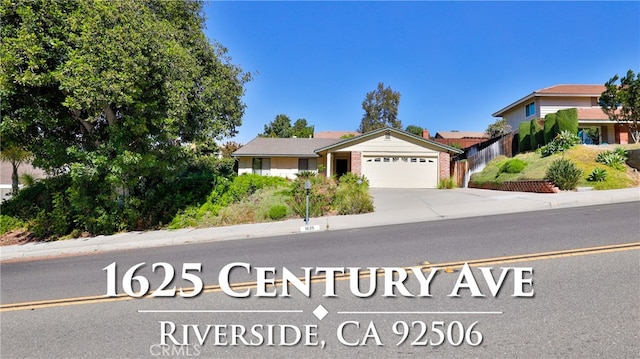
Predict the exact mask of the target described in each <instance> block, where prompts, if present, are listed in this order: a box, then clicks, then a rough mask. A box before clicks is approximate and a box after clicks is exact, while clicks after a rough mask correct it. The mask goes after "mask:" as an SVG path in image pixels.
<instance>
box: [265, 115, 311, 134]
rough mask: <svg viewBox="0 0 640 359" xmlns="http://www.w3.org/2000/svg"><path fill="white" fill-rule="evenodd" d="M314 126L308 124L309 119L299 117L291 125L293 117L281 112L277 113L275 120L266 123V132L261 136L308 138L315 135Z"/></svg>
mask: <svg viewBox="0 0 640 359" xmlns="http://www.w3.org/2000/svg"><path fill="white" fill-rule="evenodd" d="M313 130H314V127H313V126H312V125H308V124H307V120H305V119H304V118H299V119H297V120H296V122H295V123H294V124H293V125H291V119H290V118H289V116H287V115H284V114H280V115H277V116H276V117H275V118H274V119H273V121H271V122H269V123H268V124H266V125H264V132H263V133H261V134H260V135H259V136H262V137H278V138H290V137H299V138H303V137H304V138H306V137H312V136H313Z"/></svg>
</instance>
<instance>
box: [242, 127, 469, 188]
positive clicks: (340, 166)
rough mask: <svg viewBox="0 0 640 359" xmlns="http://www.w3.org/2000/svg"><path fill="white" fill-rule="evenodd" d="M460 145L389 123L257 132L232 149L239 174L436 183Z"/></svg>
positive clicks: (394, 184) (390, 184)
mask: <svg viewBox="0 0 640 359" xmlns="http://www.w3.org/2000/svg"><path fill="white" fill-rule="evenodd" d="M459 153H462V151H460V150H458V149H456V148H453V147H450V146H447V145H443V144H440V143H437V142H435V141H432V140H429V139H426V138H422V137H418V136H415V135H413V134H410V133H407V132H404V131H400V130H396V129H393V128H381V129H378V130H374V131H371V132H368V133H365V134H363V135H359V136H356V137H353V138H349V139H331V138H263V137H257V138H255V139H253V140H252V141H250V142H249V143H247V144H246V145H244V146H243V147H242V148H240V149H239V150H237V151H236V152H234V154H233V156H234V157H235V158H236V159H237V160H238V174H243V173H257V174H263V175H269V176H282V177H287V178H294V177H295V175H296V174H297V173H298V172H300V171H315V172H318V171H321V172H323V173H325V174H326V175H328V176H333V175H336V176H340V175H342V174H345V173H347V172H352V173H356V174H359V175H364V176H365V177H366V178H367V179H368V180H369V183H370V186H371V187H384V188H436V187H437V186H438V182H439V181H440V179H445V178H449V176H450V159H451V155H455V154H459Z"/></svg>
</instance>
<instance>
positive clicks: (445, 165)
mask: <svg viewBox="0 0 640 359" xmlns="http://www.w3.org/2000/svg"><path fill="white" fill-rule="evenodd" d="M439 159H440V161H439V162H440V179H448V178H449V177H451V155H449V152H440V155H439Z"/></svg>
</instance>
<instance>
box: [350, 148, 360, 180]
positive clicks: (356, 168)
mask: <svg viewBox="0 0 640 359" xmlns="http://www.w3.org/2000/svg"><path fill="white" fill-rule="evenodd" d="M351 173H355V174H357V175H361V174H362V152H351Z"/></svg>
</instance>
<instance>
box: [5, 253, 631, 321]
mask: <svg viewBox="0 0 640 359" xmlns="http://www.w3.org/2000/svg"><path fill="white" fill-rule="evenodd" d="M629 250H640V242H635V243H628V244H618V245H609V246H599V247H589V248H578V249H569V250H561V251H553V252H541V253H531V254H521V255H513V256H503V257H494V258H485V259H472V260H466V261H455V262H445V263H435V264H433V263H429V262H427V261H425V262H422V263H421V264H420V265H418V266H406V267H402V269H404V270H409V269H410V268H413V267H418V268H420V269H421V270H423V271H426V270H431V269H432V268H443V269H448V270H447V272H452V269H455V268H461V267H462V266H463V265H464V264H465V263H467V264H468V265H469V266H471V267H478V266H481V265H482V266H487V265H497V264H505V263H517V262H529V261H538V260H545V259H554V258H565V257H575V256H585V255H591V254H602V253H611V252H621V251H629ZM382 274H383V273H378V274H377V275H378V276H381V275H382ZM368 277H369V272H368V271H367V272H363V273H361V274H360V278H368ZM299 279H300V280H305V278H304V277H299ZM347 279H349V274H348V273H345V274H339V273H337V274H336V275H335V280H347ZM325 280H326V277H325V276H312V277H311V278H310V281H311V283H321V282H324V281H325ZM280 285H282V279H276V280H275V284H274V285H273V286H280ZM229 286H230V287H231V289H233V290H239V289H252V288H255V287H256V282H241V283H230V284H229ZM183 290H185V291H190V290H193V288H183ZM221 291H222V289H221V288H220V286H219V285H217V284H216V285H209V286H205V287H204V288H203V290H202V293H217V292H221ZM152 297H153V296H152V295H151V294H147V295H145V296H143V297H140V298H133V297H130V296H128V295H126V294H120V295H118V296H117V297H105V296H102V295H101V296H87V297H76V298H64V299H51V300H42V301H34V302H20V303H12V304H2V305H0V312H10V311H17V310H34V309H41V308H50V307H62V306H69V305H80V304H92V303H107V302H118V301H123V300H133V299H144V298H152Z"/></svg>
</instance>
